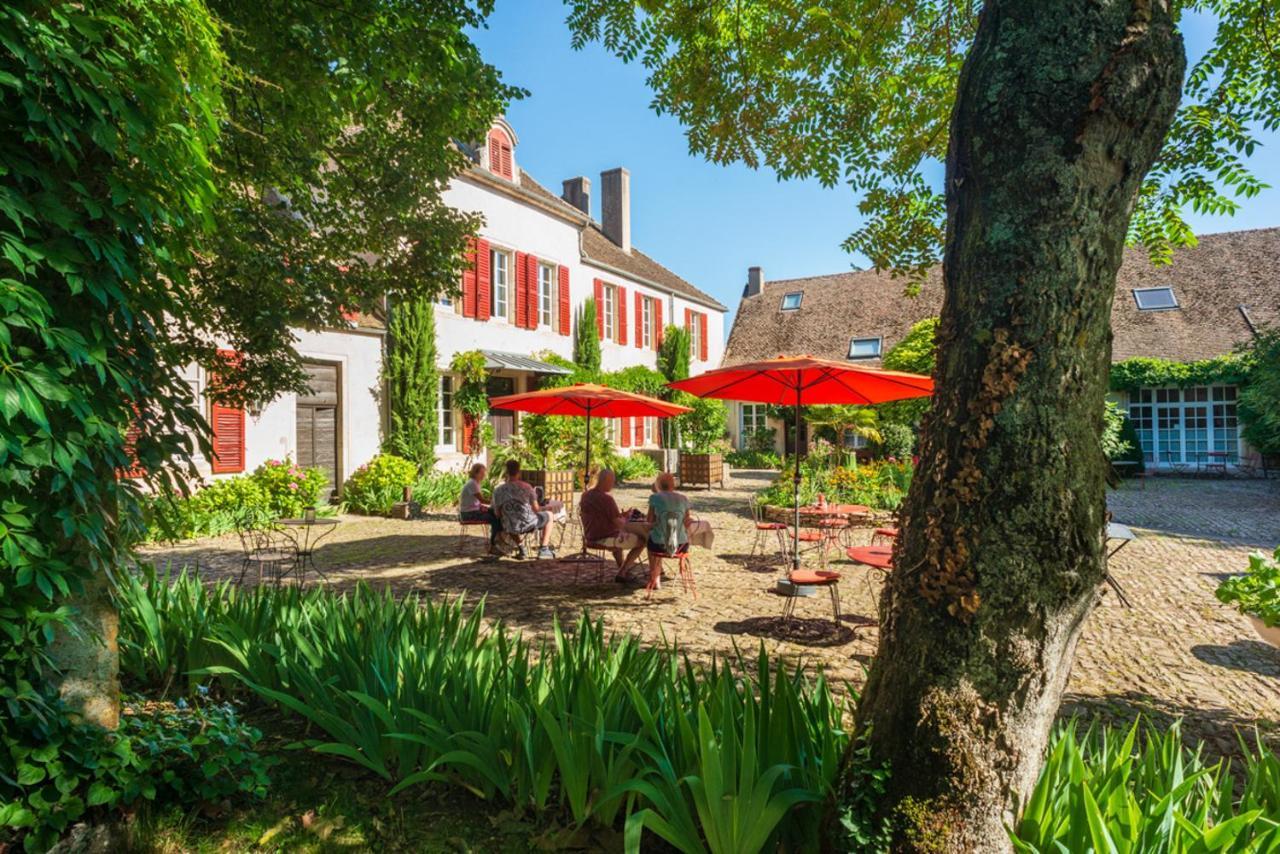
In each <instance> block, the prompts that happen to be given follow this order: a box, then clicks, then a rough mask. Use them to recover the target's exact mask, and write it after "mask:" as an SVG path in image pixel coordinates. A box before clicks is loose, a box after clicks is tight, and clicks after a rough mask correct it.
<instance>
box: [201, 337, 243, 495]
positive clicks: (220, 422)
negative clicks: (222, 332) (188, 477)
mask: <svg viewBox="0 0 1280 854" xmlns="http://www.w3.org/2000/svg"><path fill="white" fill-rule="evenodd" d="M218 357H219V358H220V359H222V360H223V361H225V362H227V363H228V364H229V365H234V364H235V363H236V362H238V361H239V360H240V354H239V353H237V352H236V351H235V350H219V351H218ZM213 384H214V385H216V384H217V379H216V375H215V379H214V383H213ZM209 426H210V427H211V428H213V460H212V462H211V464H210V470H211V471H212V472H213V473H214V474H232V473H236V472H242V471H244V410H243V409H241V408H239V407H232V406H224V405H223V404H221V403H216V402H211V403H210V404H209Z"/></svg>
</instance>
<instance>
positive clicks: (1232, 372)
mask: <svg viewBox="0 0 1280 854" xmlns="http://www.w3.org/2000/svg"><path fill="white" fill-rule="evenodd" d="M1250 363H1251V360H1250V359H1249V358H1248V357H1247V356H1240V355H1234V354H1232V355H1226V356H1218V357H1216V358H1213V359H1201V360H1200V361H1197V362H1173V361H1170V360H1168V359H1151V358H1146V357H1138V358H1134V359H1125V360H1124V361H1121V362H1116V363H1114V364H1113V365H1112V366H1111V390H1112V391H1137V390H1138V389H1140V388H1161V387H1165V386H1176V387H1178V388H1185V387H1187V386H1197V385H1240V384H1242V383H1244V382H1246V381H1247V380H1248V377H1249V368H1250Z"/></svg>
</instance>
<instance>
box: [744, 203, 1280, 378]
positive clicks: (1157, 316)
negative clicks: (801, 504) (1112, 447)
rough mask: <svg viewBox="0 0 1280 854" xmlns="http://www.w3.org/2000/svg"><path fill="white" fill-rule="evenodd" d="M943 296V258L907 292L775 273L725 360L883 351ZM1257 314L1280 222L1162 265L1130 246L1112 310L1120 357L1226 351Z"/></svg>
mask: <svg viewBox="0 0 1280 854" xmlns="http://www.w3.org/2000/svg"><path fill="white" fill-rule="evenodd" d="M1166 285H1167V286H1171V287H1172V288H1173V291H1174V294H1175V296H1176V297H1177V300H1178V304H1179V308H1177V309H1176V310H1172V311H1139V310H1138V308H1137V304H1136V303H1135V301H1134V297H1133V289H1134V288H1146V287H1161V286H1166ZM794 292H799V293H801V294H803V297H802V298H801V304H800V308H799V309H798V310H796V311H782V310H781V305H782V297H783V295H784V294H787V293H794ZM941 305H942V275H941V270H940V269H939V268H934V269H932V270H930V271H929V274H928V277H927V278H926V280H925V283H924V285H923V286H922V288H921V291H920V295H919V296H917V297H908V296H906V295H905V294H904V282H903V280H902V279H893V278H891V277H890V276H889V275H887V274H881V273H877V272H875V271H871V270H868V271H857V272H849V273H837V274H835V275H830V276H814V277H811V278H805V279H789V280H782V281H774V282H769V281H767V282H765V285H764V288H763V290H762V292H761V294H760V295H759V296H754V297H743V299H742V302H741V303H740V304H739V306H738V314H737V316H736V317H735V319H734V324H733V329H732V331H731V332H730V333H729V341H728V344H727V345H726V347H725V356H724V364H725V365H733V364H737V363H739V362H747V361H752V360H755V359H764V358H769V357H772V356H776V355H778V354H779V353H789V354H801V353H807V354H812V355H814V356H821V357H824V358H831V359H843V358H846V357H847V355H848V348H849V341H850V339H851V338H855V337H857V338H863V337H875V336H882V337H883V338H884V342H883V348H882V352H888V350H889V349H890V348H891V347H892V346H893V345H894V344H896V343H897V342H898V341H899V340H901V339H902V337H903V336H904V335H905V334H906V333H907V331H908V330H909V329H910V328H911V325H912V324H913V323H915V322H916V321H918V320H922V319H923V318H926V317H930V316H932V315H936V314H937V313H938V310H939V308H940V307H941ZM1242 306H1243V307H1244V312H1242V311H1241V307H1242ZM1246 312H1247V314H1248V319H1246V317H1245V313H1246ZM1250 320H1251V321H1252V322H1253V324H1254V325H1255V326H1258V327H1261V326H1265V325H1271V324H1280V228H1265V229H1257V230H1253V231H1233V232H1224V233H1221V234H1206V235H1203V236H1201V237H1200V240H1199V245H1198V246H1196V247H1195V248H1194V249H1184V250H1180V251H1178V252H1177V253H1175V255H1174V259H1173V263H1172V264H1171V265H1167V266H1162V267H1157V266H1154V265H1152V264H1151V262H1150V261H1149V260H1148V259H1147V255H1146V253H1145V251H1144V250H1142V249H1128V250H1125V256H1124V261H1123V262H1122V263H1121V266H1120V272H1119V274H1118V275H1117V277H1116V295H1115V301H1114V304H1113V306H1112V310H1111V328H1112V333H1113V336H1114V341H1113V344H1112V359H1113V360H1115V361H1120V360H1122V359H1128V358H1132V357H1134V356H1150V357H1156V358H1163V359H1171V360H1174V361H1183V362H1186V361H1194V360H1197V359H1207V358H1212V357H1214V356H1221V355H1223V354H1225V353H1229V352H1230V351H1231V350H1232V349H1234V348H1235V347H1236V346H1237V345H1238V344H1240V343H1242V342H1244V341H1246V340H1247V339H1248V338H1249V336H1250V335H1251V330H1250V327H1249V321H1250ZM874 363H875V362H874V360H873V361H872V364H874Z"/></svg>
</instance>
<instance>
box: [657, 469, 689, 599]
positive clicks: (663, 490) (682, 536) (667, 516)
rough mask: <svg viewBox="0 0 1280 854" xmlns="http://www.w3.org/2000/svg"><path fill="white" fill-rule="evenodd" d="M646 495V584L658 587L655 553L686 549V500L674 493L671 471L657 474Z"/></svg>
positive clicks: (659, 576) (659, 572) (659, 577)
mask: <svg viewBox="0 0 1280 854" xmlns="http://www.w3.org/2000/svg"><path fill="white" fill-rule="evenodd" d="M654 486H655V489H654V492H653V494H652V495H650V496H649V525H650V528H649V541H648V546H649V584H650V586H652V587H653V588H654V589H655V590H656V589H658V588H659V587H661V586H662V585H661V581H662V561H661V559H660V558H659V555H676V554H684V553H686V552H687V551H689V526H690V524H692V522H693V517H692V516H690V515H689V499H688V498H685V497H684V495H682V494H681V493H679V492H676V478H675V475H673V474H672V473H671V472H663V473H662V474H660V475H658V480H657V483H656V484H655V485H654Z"/></svg>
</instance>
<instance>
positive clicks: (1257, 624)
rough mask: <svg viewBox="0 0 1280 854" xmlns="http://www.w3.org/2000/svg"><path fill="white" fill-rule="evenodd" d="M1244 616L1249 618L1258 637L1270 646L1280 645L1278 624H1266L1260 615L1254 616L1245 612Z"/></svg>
mask: <svg viewBox="0 0 1280 854" xmlns="http://www.w3.org/2000/svg"><path fill="white" fill-rule="evenodd" d="M1245 616H1246V617H1248V618H1249V622H1251V623H1253V630H1254V631H1255V632H1257V633H1258V637H1260V638H1262V639H1263V640H1264V641H1266V642H1267V643H1269V644H1271V645H1272V646H1280V626H1268V625H1267V624H1266V623H1264V622H1263V621H1262V618H1261V617H1255V616H1254V615H1253V614H1245Z"/></svg>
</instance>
